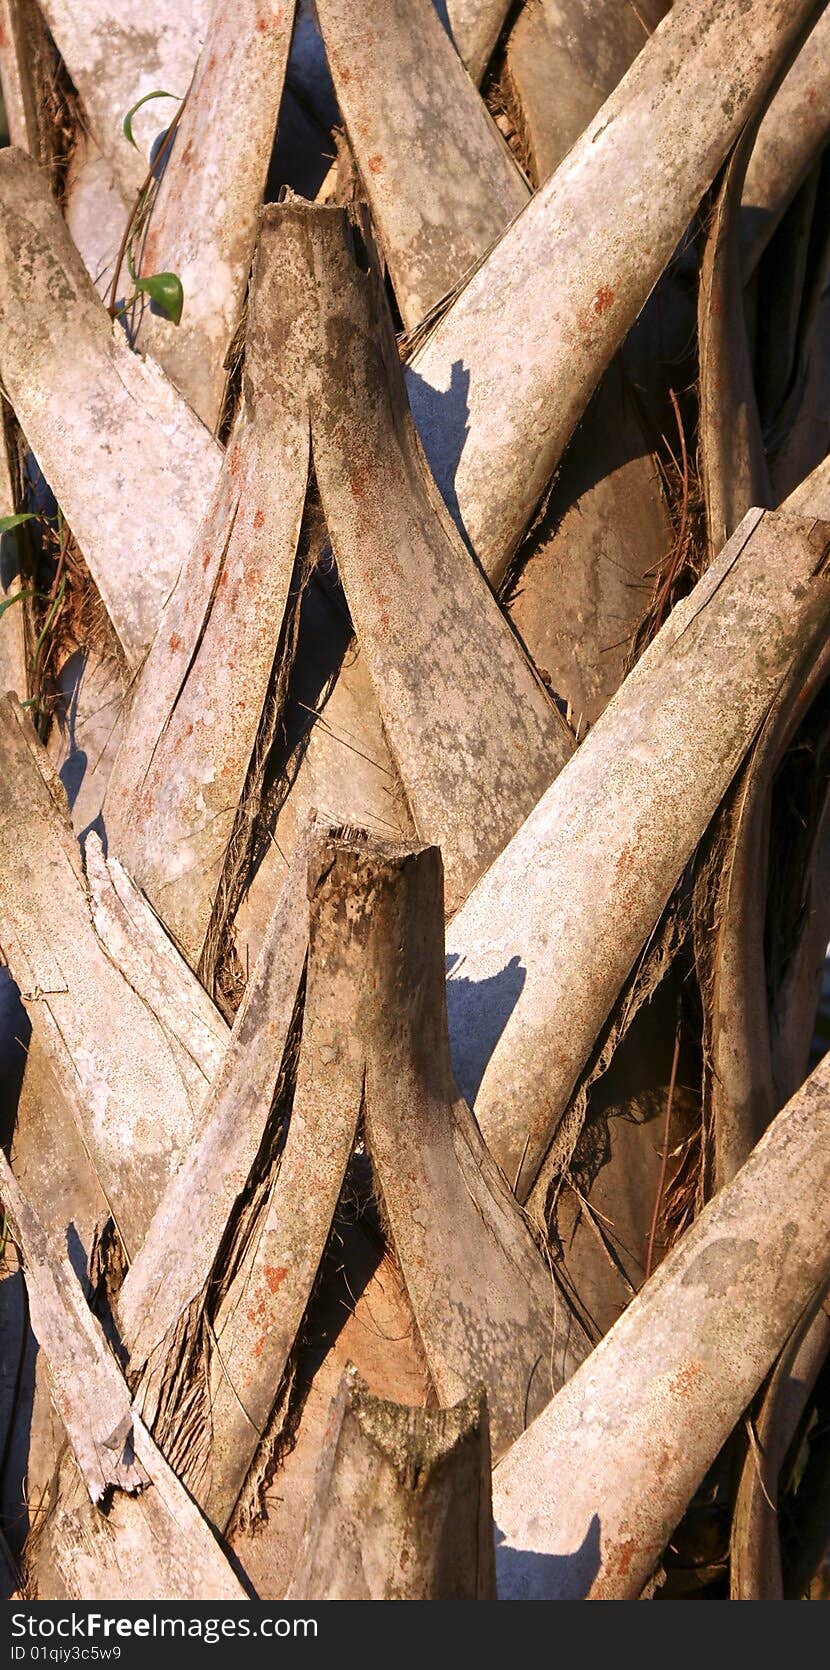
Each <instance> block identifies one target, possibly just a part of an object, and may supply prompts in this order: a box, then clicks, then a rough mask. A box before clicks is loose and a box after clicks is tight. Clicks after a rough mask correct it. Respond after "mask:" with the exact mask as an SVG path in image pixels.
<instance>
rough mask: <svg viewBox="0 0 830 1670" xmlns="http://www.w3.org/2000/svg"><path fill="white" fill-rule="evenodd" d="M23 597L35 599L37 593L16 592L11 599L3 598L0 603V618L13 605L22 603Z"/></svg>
mask: <svg viewBox="0 0 830 1670" xmlns="http://www.w3.org/2000/svg"><path fill="white" fill-rule="evenodd" d="M24 597H37V592H36V591H16V592H15V594H14V596H13V597H4V599H3V601H2V603H0V617H2V616H3V615H4V614H5V613H6V610H7V609H10V608H11V606H12V604H13V603H22V602H23V599H24Z"/></svg>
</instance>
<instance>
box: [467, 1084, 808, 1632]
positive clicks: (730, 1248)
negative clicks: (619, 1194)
mask: <svg viewBox="0 0 830 1670" xmlns="http://www.w3.org/2000/svg"><path fill="white" fill-rule="evenodd" d="M828 1099H830V1058H826V1059H825V1061H824V1063H823V1064H822V1065H821V1066H820V1067H818V1068H817V1069H816V1071H815V1073H814V1074H813V1076H812V1078H810V1079H809V1080H808V1081H807V1083H806V1085H805V1086H804V1087H803V1089H802V1090H800V1091H799V1093H798V1095H797V1096H795V1097H794V1098H793V1100H792V1101H791V1102H790V1103H788V1105H787V1107H786V1108H785V1109H784V1110H783V1112H781V1113H779V1114H778V1116H777V1118H776V1120H775V1122H774V1123H773V1125H772V1126H771V1127H770V1129H769V1131H768V1132H767V1133H766V1135H765V1136H764V1137H763V1139H762V1141H761V1142H760V1143H759V1145H758V1147H757V1148H756V1149H755V1151H754V1153H753V1154H752V1156H751V1158H750V1159H749V1160H748V1161H747V1163H746V1165H745V1166H744V1167H743V1168H742V1169H741V1171H740V1172H739V1173H738V1174H737V1176H736V1177H735V1178H734V1179H733V1181H732V1182H731V1183H730V1184H729V1185H728V1187H727V1188H725V1189H723V1190H722V1191H721V1192H720V1194H718V1195H717V1196H716V1197H715V1199H714V1200H712V1201H710V1203H709V1205H708V1206H707V1207H706V1208H705V1209H704V1211H703V1212H702V1213H701V1215H700V1217H699V1218H698V1219H697V1221H696V1223H695V1224H694V1225H693V1226H692V1228H691V1229H690V1230H689V1231H688V1232H687V1234H686V1235H685V1236H684V1237H683V1239H682V1240H681V1242H680V1243H679V1244H678V1245H677V1246H676V1247H674V1248H673V1250H672V1251H671V1252H670V1253H669V1255H668V1257H667V1258H666V1259H665V1261H664V1262H663V1264H662V1265H661V1267H660V1269H659V1270H658V1271H657V1274H656V1275H655V1276H653V1277H652V1279H651V1281H650V1282H649V1283H647V1285H646V1287H645V1288H644V1289H643V1291H642V1293H641V1294H640V1295H639V1297H638V1298H636V1299H634V1300H632V1303H631V1305H630V1306H629V1308H628V1310H627V1311H626V1312H625V1314H624V1315H623V1316H622V1317H621V1319H620V1321H619V1322H617V1324H616V1325H615V1327H614V1328H613V1329H612V1330H611V1332H610V1333H609V1334H607V1335H606V1337H605V1339H604V1340H603V1341H602V1342H601V1344H600V1345H598V1346H597V1347H596V1349H595V1350H594V1352H593V1353H592V1355H591V1356H590V1358H589V1359H588V1361H587V1362H586V1363H584V1364H583V1366H582V1368H581V1369H580V1370H578V1372H577V1373H576V1374H575V1375H574V1377H573V1379H572V1380H571V1381H570V1382H569V1384H568V1385H567V1386H566V1387H565V1388H564V1390H563V1391H562V1392H560V1393H559V1394H558V1395H557V1397H556V1398H554V1400H553V1402H552V1403H551V1404H549V1406H548V1408H547V1409H546V1410H545V1411H544V1413H543V1414H542V1415H541V1416H540V1417H539V1418H538V1420H536V1421H535V1422H534V1423H533V1425H532V1426H530V1427H529V1428H528V1430H527V1432H526V1433H524V1434H523V1436H522V1437H521V1438H520V1439H519V1440H518V1441H517V1443H516V1444H515V1445H514V1446H513V1448H512V1450H511V1451H510V1452H509V1454H508V1455H507V1456H506V1457H505V1458H504V1460H503V1461H502V1462H501V1464H500V1465H499V1466H498V1467H497V1468H496V1471H495V1475H494V1480H493V1514H494V1520H495V1525H496V1574H497V1581H498V1590H499V1596H500V1598H502V1599H523V1600H525V1599H554V1598H555V1599H582V1598H585V1597H588V1596H590V1597H592V1598H595V1599H600V1598H602V1599H609V1600H610V1599H618V1600H622V1599H628V1600H633V1599H636V1597H637V1596H638V1595H639V1593H640V1591H641V1590H642V1588H643V1586H644V1584H645V1583H646V1582H647V1580H648V1578H649V1577H650V1576H651V1573H652V1571H653V1569H654V1567H655V1565H656V1563H657V1561H658V1560H659V1558H660V1555H661V1553H662V1551H663V1549H664V1547H665V1545H666V1543H667V1541H668V1539H669V1537H670V1536H671V1534H672V1531H673V1530H674V1528H675V1526H676V1525H677V1523H678V1521H679V1519H680V1517H681V1515H682V1514H683V1512H684V1510H685V1508H686V1506H687V1504H688V1502H689V1501H690V1499H691V1496H692V1494H693V1492H694V1491H695V1489H696V1488H697V1486H698V1484H699V1483H700V1481H701V1480H702V1479H703V1477H704V1475H705V1474H706V1472H707V1470H708V1468H709V1466H710V1465H711V1463H712V1462H713V1461H714V1459H715V1457H716V1455H717V1454H718V1451H719V1450H720V1448H721V1445H722V1444H723V1443H724V1442H725V1441H726V1439H727V1438H728V1436H729V1434H730V1432H731V1431H732V1429H733V1427H734V1426H735V1424H736V1422H737V1421H739V1420H740V1418H741V1415H742V1413H743V1411H744V1409H745V1408H746V1406H747V1404H748V1403H749V1401H750V1399H751V1398H752V1397H753V1395H754V1393H755V1392H756V1390H757V1388H758V1386H759V1385H760V1383H761V1381H762V1379H763V1378H764V1376H765V1374H766V1373H767V1372H768V1370H769V1368H770V1366H771V1364H772V1363H773V1361H774V1360H775V1358H776V1356H777V1354H778V1352H779V1351H780V1350H781V1348H782V1346H783V1345H784V1344H785V1342H786V1339H787V1337H788V1335H789V1333H790V1331H791V1330H792V1328H793V1327H794V1326H795V1324H796V1322H797V1321H798V1318H799V1317H800V1315H801V1313H802V1312H803V1310H804V1309H805V1307H806V1306H807V1304H808V1303H809V1301H810V1299H811V1298H812V1296H813V1294H814V1293H815V1292H816V1290H817V1289H818V1288H819V1287H821V1286H822V1285H823V1283H825V1282H826V1281H827V1278H828V1275H830V1239H828V1234H827V1223H828V1212H829V1211H830V1119H828ZM655 1481H658V1484H659V1488H655Z"/></svg>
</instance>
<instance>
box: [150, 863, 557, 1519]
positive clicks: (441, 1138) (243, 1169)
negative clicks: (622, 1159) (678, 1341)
mask: <svg viewBox="0 0 830 1670" xmlns="http://www.w3.org/2000/svg"><path fill="white" fill-rule="evenodd" d="M309 882H310V893H311V922H310V949H309V966H308V975H307V989H306V995H305V1002H304V1010H303V1028H302V1042H301V1046H300V1051H299V1062H298V1066H297V1079H296V1089H295V1091H294V1096H293V1104H292V1108H291V1115H290V1119H289V1122H288V1129H287V1135H286V1136H285V1139H284V1146H283V1148H282V1153H281V1155H280V1158H279V1162H278V1168H277V1167H275V1155H276V1147H275V1142H274V1137H273V1136H272V1137H271V1139H270V1148H268V1147H266V1148H264V1149H263V1151H262V1154H261V1158H260V1161H259V1162H258V1163H259V1171H258V1174H257V1175H258V1179H259V1180H258V1181H257V1182H256V1184H255V1186H254V1185H252V1183H251V1182H248V1173H249V1171H250V1170H251V1167H252V1165H253V1161H254V1158H255V1155H256V1148H255V1146H254V1144H256V1146H259V1137H260V1133H261V1132H262V1131H263V1129H264V1127H265V1122H266V1119H267V1115H268V1111H269V1108H270V1105H271V1097H272V1094H273V1086H274V1082H275V1080H276V1075H277V1071H278V1068H279V1060H280V1053H281V1052H279V1053H276V1054H273V1055H272V1056H271V1070H270V1073H269V1074H268V1075H267V1078H266V1077H265V1076H264V1075H263V1074H262V1073H261V1072H260V1068H259V1063H260V1062H261V1061H264V1060H265V1059H266V1057H268V1055H269V1052H272V1051H274V1050H275V1049H276V1050H277V1051H279V1044H280V1043H281V1042H284V1040H285V1037H286V1028H287V1024H288V1020H289V1019H290V1008H289V1007H288V1005H287V1004H286V1001H285V999H286V998H287V997H288V996H289V987H288V985H287V984H286V985H284V986H283V988H282V990H283V996H282V997H281V999H280V1006H279V1008H278V1010H277V1024H276V1038H277V1043H276V1046H275V1044H274V1035H273V1034H272V1033H271V1032H270V1031H269V1030H268V1029H267V1028H266V1026H265V1021H264V1016H263V1011H262V1003H261V999H257V1000H256V1001H254V1003H253V1006H252V1007H251V1008H250V1019H247V1018H246V1016H245V1011H244V1010H243V1011H242V1012H241V1013H240V1019H239V1021H238V1022H237V1030H236V1032H235V1034H234V1038H235V1039H236V1040H237V1042H236V1043H234V1042H233V1041H232V1044H231V1050H230V1052H229V1056H228V1061H227V1064H226V1067H225V1070H224V1074H223V1078H224V1082H225V1093H224V1096H223V1095H222V1081H221V1080H220V1085H219V1087H218V1088H217V1090H216V1091H215V1092H214V1094H213V1097H212V1102H213V1111H211V1109H210V1104H209V1106H208V1109H206V1114H207V1122H206V1134H205V1137H204V1138H203V1139H202V1141H201V1143H200V1144H199V1148H198V1150H194V1153H193V1156H192V1159H191V1161H190V1162H188V1163H186V1164H185V1166H184V1167H183V1168H182V1170H181V1171H180V1172H179V1174H178V1176H177V1178H176V1179H175V1180H174V1182H173V1184H172V1185H171V1188H170V1190H169V1191H168V1200H167V1202H165V1203H164V1205H163V1207H162V1209H161V1211H160V1213H159V1216H158V1221H157V1224H156V1225H154V1226H153V1228H152V1229H151V1231H150V1233H149V1234H148V1237H147V1240H146V1242H145V1246H144V1248H143V1249H142V1252H141V1253H140V1254H139V1256H138V1258H137V1260H136V1261H135V1264H134V1265H133V1268H132V1270H131V1271H130V1272H129V1274H128V1276H127V1278H126V1281H125V1283H124V1287H123V1289H122V1294H121V1299H120V1303H119V1310H120V1316H121V1322H122V1326H123V1329H124V1335H125V1338H126V1340H127V1342H128V1344H129V1346H130V1349H131V1362H132V1371H133V1373H140V1372H141V1373H142V1374H143V1383H142V1387H141V1390H140V1392H139V1394H138V1396H139V1406H140V1407H141V1408H142V1412H143V1413H144V1414H145V1416H146V1417H147V1418H148V1419H150V1420H151V1422H152V1423H153V1427H154V1431H155V1432H156V1434H157V1436H158V1437H159V1439H160V1441H161V1442H162V1443H163V1447H164V1448H165V1451H166V1453H167V1454H168V1455H170V1456H171V1458H172V1459H174V1460H176V1459H177V1458H178V1463H179V1464H181V1465H182V1466H184V1468H185V1469H186V1476H187V1479H188V1483H189V1485H190V1487H191V1488H192V1489H193V1490H194V1492H195V1493H196V1495H197V1498H198V1500H200V1501H201V1502H203V1503H204V1505H205V1506H206V1509H207V1511H208V1512H209V1514H210V1517H211V1518H212V1519H213V1520H214V1521H215V1522H216V1523H217V1524H220V1525H224V1524H225V1523H227V1521H228V1519H229V1518H230V1516H231V1515H232V1514H233V1512H234V1510H235V1508H236V1504H237V1500H238V1498H239V1496H240V1492H241V1491H242V1490H243V1487H244V1485H245V1481H246V1477H247V1475H248V1473H249V1470H250V1468H251V1467H252V1466H253V1464H254V1462H255V1458H256V1454H257V1451H258V1449H259V1446H260V1444H261V1442H262V1439H263V1437H264V1436H265V1435H266V1433H267V1431H268V1428H269V1422H270V1420H271V1416H272V1411H273V1409H274V1404H275V1400H276V1398H277V1394H278V1392H279V1390H280V1386H281V1382H282V1380H283V1376H284V1374H285V1371H286V1368H287V1366H288V1364H289V1360H290V1357H291V1354H292V1351H293V1349H294V1346H295V1341H296V1338H297V1334H298V1331H299V1328H300V1325H301V1323H302V1320H303V1316H304V1314H305V1311H306V1307H307V1305H308V1301H309V1296H310V1294H311V1291H312V1288H313V1284H314V1281H315V1278H316V1275H317V1270H318V1266H319V1264H320V1261H321V1259H322V1257H323V1253H324V1250H325V1247H326V1243H327V1241H328V1237H329V1233H330V1229H331V1224H332V1219H333V1216H334V1211H335V1208H336V1206H337V1202H338V1198H339V1195H340V1191H341V1188H342V1183H343V1178H344V1176H345V1171H346V1166H347V1164H348V1161H349V1159H350V1156H351V1153H352V1148H353V1144H354V1141H355V1135H356V1131H357V1127H358V1120H359V1118H360V1116H361V1113H362V1115H363V1120H364V1140H365V1142H366V1145H367V1148H368V1151H369V1154H370V1156H371V1160H372V1166H373V1171H374V1176H375V1183H376V1188H377V1191H378V1195H379V1199H380V1201H381V1202H382V1212H383V1216H384V1221H385V1224H386V1228H387V1233H388V1235H389V1237H390V1240H391V1243H392V1245H393V1246H394V1249H395V1255H396V1258H397V1261H398V1264H399V1266H400V1269H401V1271H402V1275H403V1280H404V1283H405V1285H406V1290H407V1293H408V1296H409V1300H410V1303H411V1305H412V1308H413V1313H414V1316H415V1319H416V1324H417V1329H418V1334H419V1338H420V1341H421V1345H422V1348H423V1351H424V1354H425V1358H426V1362H427V1365H428V1368H429V1372H430V1375H431V1378H432V1382H433V1385H434V1388H435V1391H436V1393H437V1396H438V1398H439V1401H440V1402H441V1403H442V1404H444V1403H454V1402H456V1401H457V1399H458V1397H459V1396H460V1395H463V1394H464V1388H465V1387H466V1386H468V1385H475V1384H477V1383H478V1382H479V1381H483V1382H484V1384H485V1385H486V1386H487V1391H488V1402H489V1404H490V1405H491V1408H492V1424H493V1438H494V1448H495V1450H496V1453H498V1452H499V1451H500V1450H502V1449H503V1448H504V1447H505V1445H506V1444H507V1443H509V1442H510V1441H511V1439H512V1437H514V1436H515V1435H516V1433H517V1432H518V1431H521V1430H522V1428H523V1426H524V1424H525V1421H526V1419H527V1417H528V1414H529V1413H530V1412H532V1411H533V1410H534V1409H537V1408H540V1407H542V1406H543V1405H544V1403H545V1402H546V1400H547V1399H548V1398H549V1397H550V1395H551V1392H552V1390H553V1389H555V1387H556V1386H557V1385H559V1384H561V1382H562V1380H563V1379H564V1378H566V1377H567V1375H568V1374H569V1373H570V1372H572V1370H573V1368H574V1367H575V1365H576V1363H577V1362H579V1361H580V1360H581V1358H582V1356H583V1355H584V1353H585V1350H586V1349H587V1342H586V1340H585V1338H584V1335H583V1334H582V1331H581V1329H580V1328H579V1326H578V1325H577V1324H576V1323H575V1322H574V1320H573V1319H572V1317H571V1315H570V1312H569V1310H568V1307H567V1305H566V1303H565V1301H564V1299H563V1297H562V1296H561V1294H558V1293H557V1291H556V1288H555V1284H554V1281H553V1279H552V1277H551V1274H550V1272H549V1270H548V1268H547V1266H546V1264H545V1263H544V1261H543V1259H542V1258H541V1256H540V1254H539V1253H538V1251H537V1249H536V1247H535V1245H534V1242H533V1239H532V1237H531V1235H530V1232H529V1230H528V1229H527V1227H526V1225H525V1223H524V1220H523V1218H522V1216H521V1214H520V1212H519V1211H518V1209H517V1208H516V1205H515V1202H514V1201H513V1198H512V1196H511V1194H510V1191H509V1190H508V1189H507V1187H506V1186H505V1184H504V1182H503V1180H502V1179H501V1177H500V1175H499V1173H498V1172H497V1170H496V1168H495V1166H494V1165H493V1164H492V1161H490V1159H489V1157H488V1155H487V1154H486V1151H485V1150H484V1148H483V1145H482V1143H481V1139H480V1137H479V1136H478V1133H477V1131H476V1128H475V1125H474V1123H473V1121H472V1118H471V1116H470V1114H469V1111H468V1110H467V1109H466V1107H465V1106H464V1105H463V1103H460V1102H459V1100H458V1096H457V1092H456V1090H455V1086H454V1084H453V1081H452V1076H451V1069H450V1065H449V1052H448V1045H447V1036H446V1011H445V1003H444V967H443V902H442V894H441V865H440V858H439V855H438V853H437V850H436V849H434V848H427V849H423V850H420V851H416V852H414V853H413V852H407V851H405V850H403V851H402V850H401V849H397V848H390V849H387V850H383V849H377V848H374V847H373V846H371V845H367V844H366V842H365V839H360V840H358V839H354V840H347V839H345V838H336V839H333V840H328V841H323V842H322V845H321V846H320V847H319V848H318V850H317V851H316V852H315V853H314V855H313V858H312V861H311V867H310V872H309ZM292 903H293V908H295V909H296V908H297V907H296V889H294V890H290V892H289V893H287V895H286V908H287V909H290V908H292ZM284 944H285V935H284V934H281V935H280V936H279V939H277V936H276V934H275V935H274V945H275V946H277V945H279V946H280V947H281V948H283V954H284ZM295 944H296V945H297V948H298V949H299V942H296V941H295ZM275 954H276V953H275V951H272V952H271V953H270V955H271V958H272V959H273V957H274V955H275ZM267 956H268V953H267V951H265V952H263V958H265V959H267ZM260 967H262V965H260ZM265 967H266V969H267V968H268V963H267V960H266V963H265ZM295 968H296V973H295V984H294V990H296V981H297V980H298V978H299V968H297V967H296V965H295ZM274 977H275V976H274V975H273V974H271V975H270V978H271V981H272V982H273V980H274ZM260 979H261V975H260V971H259V969H258V972H257V975H255V978H254V983H253V984H254V986H255V987H256V986H257V984H258V983H259V982H260ZM291 1002H292V1003H293V992H292V994H291ZM267 1012H268V1013H272V1012H273V1011H272V1010H271V1009H270V1008H268V1010H267ZM272 1024H274V1023H272ZM246 1032H247V1033H248V1034H249V1035H250V1034H251V1032H253V1034H254V1036H253V1039H252V1041H251V1042H249V1041H248V1039H247V1038H246V1036H245V1034H246ZM246 1044H247V1048H246V1049H245V1050H244V1055H243V1053H242V1052H243V1046H245V1045H246ZM252 1048H254V1049H255V1050H256V1054H255V1056H254V1058H253V1059H254V1060H255V1061H256V1062H257V1064H258V1065H257V1067H256V1071H255V1073H254V1074H253V1079H252V1089H251V1091H250V1093H249V1094H248V1095H247V1097H246V1100H245V1106H246V1107H247V1108H249V1109H251V1110H252V1113H251V1118H250V1120H249V1121H247V1122H246V1123H247V1128H248V1129H249V1130H251V1131H252V1132H253V1140H251V1139H250V1138H246V1141H245V1142H244V1143H242V1144H240V1143H239V1142H238V1141H237V1142H236V1144H235V1146H234V1149H233V1152H232V1154H230V1155H226V1157H225V1158H224V1159H223V1160H222V1161H221V1166H220V1175H221V1185H220V1186H218V1187H217V1185H216V1182H215V1173H216V1170H217V1156H218V1155H219V1154H221V1153H223V1152H224V1148H225V1144H224V1141H223V1140H222V1138H223V1134H224V1132H225V1130H226V1129H227V1124H228V1119H229V1118H230V1117H231V1110H233V1112H234V1113H235V1111H236V1105H237V1102H238V1097H239V1094H240V1078H241V1076H242V1073H243V1071H244V1070H246V1069H247V1071H248V1073H249V1074H250V1062H251V1059H252ZM243 1063H244V1067H243ZM232 1090H233V1091H235V1092H236V1094H235V1095H232V1094H231V1091H232ZM402 1095H403V1097H404V1099H405V1101H406V1103H407V1106H408V1108H409V1116H408V1120H407V1123H406V1124H405V1126H403V1127H402V1126H401V1125H400V1123H399V1117H398V1115H399V1109H400V1106H401V1096H402ZM257 1099H258V1118H256V1119H254V1117H253V1113H254V1112H255V1111H256V1109H255V1105H254V1104H255V1101H256V1100H257ZM237 1122H238V1121H237ZM271 1173H273V1175H272V1176H271V1180H270V1181H269V1174H271ZM246 1182H247V1184H248V1190H247V1192H248V1197H249V1201H250V1203H251V1204H250V1205H249V1206H248V1207H247V1209H246V1213H245V1214H243V1217H242V1220H241V1225H240V1221H239V1216H238V1214H237V1224H236V1228H235V1229H234V1230H233V1234H232V1236H231V1237H230V1239H229V1238H228V1236H227V1235H226V1236H225V1243H224V1244H225V1262H224V1265H223V1267H222V1268H221V1269H218V1270H217V1271H216V1272H215V1275H216V1277H217V1278H218V1282H215V1283H214V1288H213V1291H212V1292H211V1291H210V1275H211V1270H212V1268H213V1264H214V1262H215V1259H216V1257H217V1254H218V1252H219V1248H220V1245H221V1244H222V1234H223V1231H224V1229H225V1223H226V1221H227V1218H228V1214H229V1209H230V1208H232V1207H233V1203H234V1198H237V1199H238V1198H239V1197H240V1196H241V1195H242V1193H243V1189H244V1188H245V1185H246ZM183 1220H186V1221H187V1224H188V1237H187V1247H185V1248H183V1247H182V1246H181V1235H180V1234H179V1235H176V1234H175V1233H174V1224H176V1223H178V1224H180V1223H181V1222H182V1221H183ZM450 1226H452V1227H451V1232H450ZM229 1248H230V1249H231V1257H230V1258H229V1257H228V1250H229ZM206 1306H207V1309H208V1311H209V1323H210V1325H209V1328H207V1329H203V1331H202V1333H201V1335H200V1333H199V1329H200V1327H201V1321H200V1318H201V1315H202V1313H203V1312H204V1311H205V1307H206ZM188 1312H189V1313H190V1315H189V1319H188ZM143 1365H146V1367H143ZM207 1384H209V1387H210V1396H209V1431H208V1430H205V1422H206V1420H207V1405H206V1403H205V1401H204V1400H205V1392H206V1387H207ZM199 1387H201V1392H200V1391H199ZM243 1509H244V1504H243Z"/></svg>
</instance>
